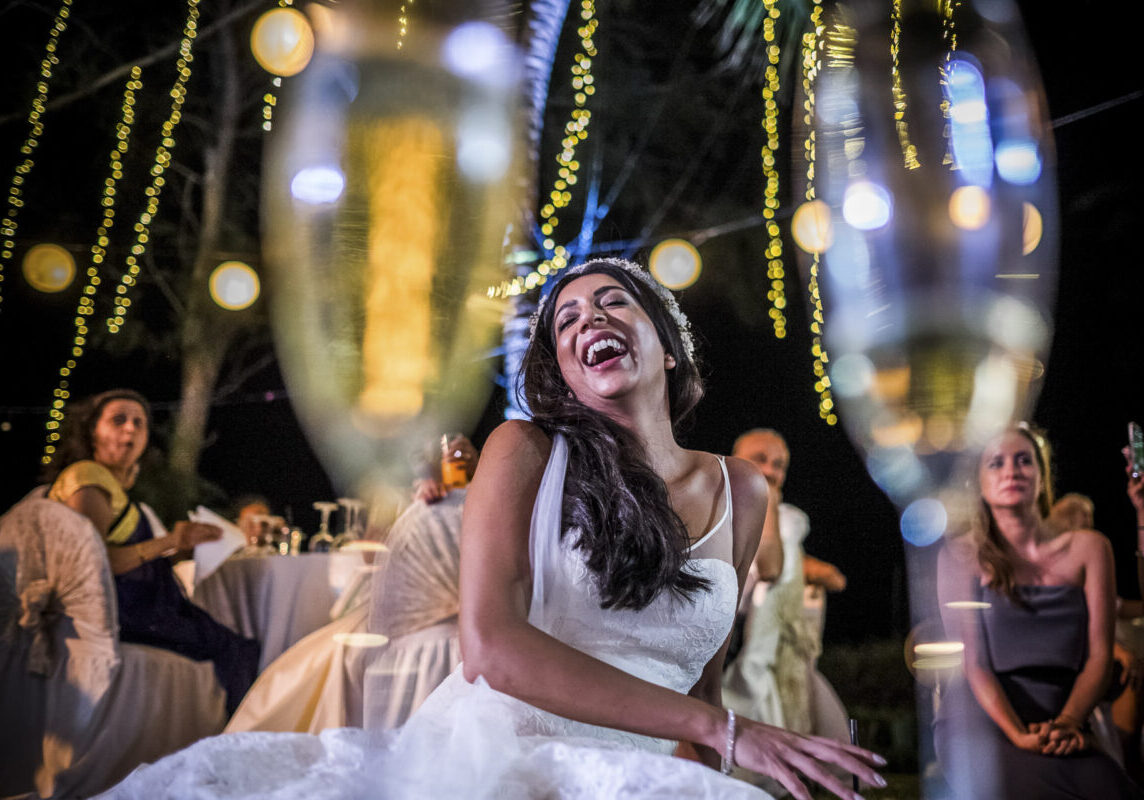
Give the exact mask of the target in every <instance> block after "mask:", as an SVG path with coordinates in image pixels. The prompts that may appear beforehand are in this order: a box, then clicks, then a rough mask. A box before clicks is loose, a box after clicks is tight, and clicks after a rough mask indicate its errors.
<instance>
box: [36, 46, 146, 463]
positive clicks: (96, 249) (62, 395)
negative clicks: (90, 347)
mask: <svg viewBox="0 0 1144 800" xmlns="http://www.w3.org/2000/svg"><path fill="white" fill-rule="evenodd" d="M142 77H143V70H142V69H140V68H139V67H138V66H135V67H132V68H131V76H130V77H129V78H128V79H127V84H126V86H125V87H124V90H123V104H122V107H121V109H120V114H121V116H120V120H119V122H118V123H117V124H116V125H115V139H116V141H115V145H114V146H113V147H112V148H111V155H110V157H109V158H108V170H107V171H108V176H107V178H106V179H105V180H104V182H103V196H102V197H101V198H100V203H99V204H100V207H101V208H102V209H103V219H102V220H100V223H99V227H98V228H96V231H95V242H94V243H93V244H92V245H91V263H90V264H88V267H87V283H86V284H85V285H84V287H83V291H82V292H81V293H80V296H79V303H78V305H77V306H76V310H75V336H74V338H73V339H72V345H71V350H70V351H69V353H68V357H67V360H66V361H65V362H64V364H63V366H61V367H60V371H59V381H58V382H57V384H56V388H55V390H53V392H52V407H51V410H49V412H48V421H47V423H46V427H47V431H48V432H47V442H46V444H45V445H44V454H43V456H41V458H40V460H41V461H42V462H43V463H44V464H48V463H50V462H51V460H52V455H53V454H54V453H55V452H56V442H58V441H59V439H60V432H59V427H60V423H62V422H63V419H64V410H63V409H64V405H65V404H66V403H67V400H68V398H69V396H70V391H69V388H68V386H69V380H70V376H71V373H72V371H73V370H74V369H75V368H76V364H77V363H78V362H79V360H80V358H82V357H83V354H84V351H85V347H86V345H87V333H88V328H87V318H88V317H90V316H91V315H92V314H94V313H95V295H96V292H97V291H98V290H99V285H100V283H101V279H100V274H99V273H100V270H101V268H102V265H103V262H104V261H105V260H106V259H107V247H108V245H109V244H110V239H109V235H110V233H111V228H112V226H113V225H114V224H115V202H116V198H117V196H118V195H117V193H116V184H118V182H119V179H120V178H122V177H123V158H124V157H125V156H126V155H127V149H128V146H129V144H130V141H131V130H132V127H133V126H134V124H135V99H136V92H138V91H139V90H140V89H142V88H143V81H142Z"/></svg>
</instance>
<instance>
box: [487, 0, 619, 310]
mask: <svg viewBox="0 0 1144 800" xmlns="http://www.w3.org/2000/svg"><path fill="white" fill-rule="evenodd" d="M580 19H581V20H583V22H584V24H583V25H581V26H580V27H579V28H578V29H577V33H578V34H579V35H580V51H579V52H578V53H576V56H575V62H576V63H575V64H573V65H572V89H573V91H574V94H573V97H572V99H573V103H574V105H573V108H572V113H571V116H570V118H569V120H568V122H567V124H565V126H564V139H563V140H562V141H561V147H562V148H563V149H562V150H561V151H560V152H559V153H558V154H557V155H556V163H557V164H559V165H560V166H559V169H558V171H557V176H558V177H557V178H556V180H555V181H554V182H553V184H552V190H551V191H550V192H549V193H548V195H547V201H546V202H545V204H544V207H543V208H541V209H540V233H541V234H542V235H543V236H544V240H543V242H542V243H541V245H542V247H543V249H544V252H545V254H546V255H545V258H544V260H543V261H542V262H541V263H540V264H539V265H538V266H537V267H536V269H534V270H532V271H531V272H529V273H528V275H525V276H517V277H515V278H513V279H512V280H511V281H502V282H501V283H500V284H499V285H497V286H490V287H489V289H488V296H489V297H494V298H495V297H515V296H516V295H519V294H521V293H523V292H526V291H528V290H530V289H535V288H536V287H537V286H541V285H543V284H544V282H545V281H547V280H548V277H549V276H550V275H554V274H555V273H557V272H559V271H560V270H562V269H564V268H565V267H567V266H568V257H569V254H568V249H567V248H566V247H564V246H563V245H558V244H556V242H555V240H554V239H553V238H552V237H553V235H554V234H555V232H556V227H557V226H558V225H559V224H560V217H559V216H558V213H559V211H560V209H563V208H567V207H568V205H569V204H570V203H571V202H572V191H571V187H573V186H575V185H576V181H577V177H576V174H577V172H579V170H580V162H579V161H577V160H576V148H577V146H578V145H579V144H580V143H581V142H583V141H584V140H585V139H587V138H588V124H589V123H590V122H591V121H592V112H591V111H590V110H589V109H588V98H589V97H591V96H592V95H593V94H595V93H596V87H595V85H594V82H595V78H594V77H593V76H592V59H593V58H595V57H596V44H595V42H594V41H593V38H592V37H593V35H595V33H596V28H597V26H598V25H599V22H598V20H597V19H596V4H595V0H582V2H581V3H580Z"/></svg>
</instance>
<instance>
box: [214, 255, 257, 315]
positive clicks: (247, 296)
mask: <svg viewBox="0 0 1144 800" xmlns="http://www.w3.org/2000/svg"><path fill="white" fill-rule="evenodd" d="M260 290H261V283H260V282H259V280H258V273H257V272H255V271H254V270H253V269H251V268H250V266H249V265H247V264H244V263H243V262H241V261H224V262H223V263H221V264H219V265H218V266H217V267H215V268H214V271H213V272H212V273H211V277H210V292H211V299H212V300H214V301H215V302H216V303H218V304H219V305H220V306H222V307H223V308H225V309H227V310H228V311H241V310H242V309H244V308H249V307H250V306H252V305H253V304H254V301H255V300H257V299H258V295H259V292H260Z"/></svg>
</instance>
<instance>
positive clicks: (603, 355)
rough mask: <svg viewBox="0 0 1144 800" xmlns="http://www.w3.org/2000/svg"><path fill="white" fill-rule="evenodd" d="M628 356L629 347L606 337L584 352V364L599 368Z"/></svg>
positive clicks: (593, 343)
mask: <svg viewBox="0 0 1144 800" xmlns="http://www.w3.org/2000/svg"><path fill="white" fill-rule="evenodd" d="M627 354H628V346H627V345H626V344H624V343H623V342H621V341H620V340H619V339H617V338H615V337H611V336H608V337H605V338H603V339H597V340H596V341H594V342H592V344H591V345H590V346H589V347H588V349H587V350H585V351H584V363H585V364H586V365H588V366H589V367H598V366H601V365H603V364H606V363H607V362H609V361H612V360H614V359H617V358H622V357H624V356H626V355H627Z"/></svg>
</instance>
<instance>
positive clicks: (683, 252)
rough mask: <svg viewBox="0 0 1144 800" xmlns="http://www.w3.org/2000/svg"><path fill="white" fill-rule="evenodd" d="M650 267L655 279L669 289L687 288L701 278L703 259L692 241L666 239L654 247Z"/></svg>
mask: <svg viewBox="0 0 1144 800" xmlns="http://www.w3.org/2000/svg"><path fill="white" fill-rule="evenodd" d="M648 267H649V269H650V270H651V274H652V275H653V276H655V279H656V280H657V281H659V282H660V283H662V284H663V285H664V286H666V287H667V288H668V289H686V288H687V287H688V286H690V285H691V284H693V283H695V281H697V280H699V273H700V272H702V270H703V259H702V258H700V256H699V251H698V250H696V249H695V246H694V245H693V244H691V242H688V241H685V240H683V239H664V240H663V241H662V242H660V243H659V244H657V245H656V246H655V247H654V248H653V249H652V251H651V255H650V256H649V257H648Z"/></svg>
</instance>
